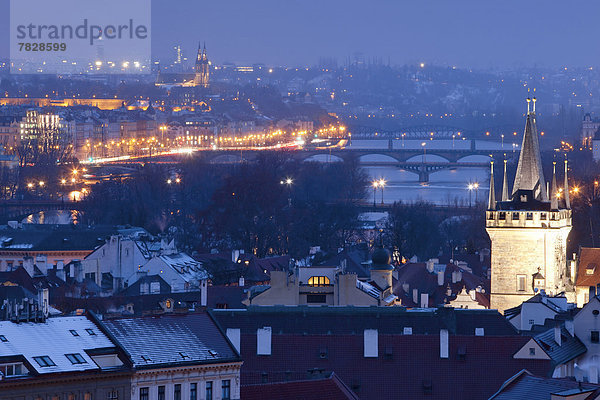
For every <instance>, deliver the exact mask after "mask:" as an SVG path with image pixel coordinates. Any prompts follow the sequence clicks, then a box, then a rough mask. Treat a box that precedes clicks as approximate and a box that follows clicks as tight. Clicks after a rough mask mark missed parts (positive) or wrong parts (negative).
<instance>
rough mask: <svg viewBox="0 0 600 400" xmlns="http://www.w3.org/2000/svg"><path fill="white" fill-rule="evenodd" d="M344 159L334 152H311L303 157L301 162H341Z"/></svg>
mask: <svg viewBox="0 0 600 400" xmlns="http://www.w3.org/2000/svg"><path fill="white" fill-rule="evenodd" d="M343 161H344V159H343V158H342V157H339V156H336V155H334V154H313V155H312V156H310V157H307V158H305V159H304V160H302V162H320V163H328V162H343Z"/></svg>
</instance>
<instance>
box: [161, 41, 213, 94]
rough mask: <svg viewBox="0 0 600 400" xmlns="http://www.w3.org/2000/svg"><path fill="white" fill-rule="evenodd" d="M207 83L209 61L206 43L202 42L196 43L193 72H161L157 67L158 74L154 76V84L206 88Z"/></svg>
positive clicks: (208, 81) (208, 79)
mask: <svg viewBox="0 0 600 400" xmlns="http://www.w3.org/2000/svg"><path fill="white" fill-rule="evenodd" d="M209 83H210V61H209V60H208V56H207V54H206V44H204V46H201V45H200V44H199V45H198V52H197V55H196V64H195V65H194V72H193V73H188V74H185V73H184V74H179V73H163V72H162V71H161V70H160V67H159V68H158V74H157V76H156V86H166V87H175V86H180V87H203V88H207V87H208V86H209Z"/></svg>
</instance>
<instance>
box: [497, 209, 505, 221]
mask: <svg viewBox="0 0 600 400" xmlns="http://www.w3.org/2000/svg"><path fill="white" fill-rule="evenodd" d="M498 219H501V220H503V221H504V220H505V219H506V212H504V211H500V213H499V214H498Z"/></svg>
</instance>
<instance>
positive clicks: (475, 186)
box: [473, 182, 479, 204]
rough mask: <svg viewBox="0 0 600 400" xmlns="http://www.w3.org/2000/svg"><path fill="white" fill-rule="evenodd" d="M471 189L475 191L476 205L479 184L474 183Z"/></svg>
mask: <svg viewBox="0 0 600 400" xmlns="http://www.w3.org/2000/svg"><path fill="white" fill-rule="evenodd" d="M473 188H474V189H475V204H477V192H478V191H479V183H477V182H475V183H474V184H473Z"/></svg>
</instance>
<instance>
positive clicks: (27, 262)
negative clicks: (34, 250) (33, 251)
mask: <svg viewBox="0 0 600 400" xmlns="http://www.w3.org/2000/svg"><path fill="white" fill-rule="evenodd" d="M23 268H25V271H27V273H28V274H29V276H31V277H32V278H33V257H31V256H25V257H23Z"/></svg>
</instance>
